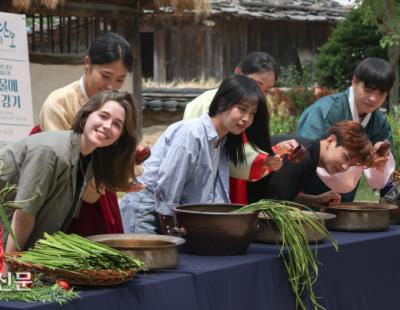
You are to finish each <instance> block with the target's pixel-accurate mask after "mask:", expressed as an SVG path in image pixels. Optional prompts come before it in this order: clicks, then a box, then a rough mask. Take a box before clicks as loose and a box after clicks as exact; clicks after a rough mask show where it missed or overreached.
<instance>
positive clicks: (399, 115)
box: [387, 106, 400, 170]
mask: <svg viewBox="0 0 400 310" xmlns="http://www.w3.org/2000/svg"><path fill="white" fill-rule="evenodd" d="M387 119H388V121H389V124H390V127H391V128H392V135H393V144H394V150H395V152H396V157H397V158H398V157H399V156H400V106H394V107H393V111H392V112H390V113H388V114H387ZM396 169H397V170H400V162H399V161H398V160H396Z"/></svg>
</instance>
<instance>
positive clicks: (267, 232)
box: [254, 211, 335, 243]
mask: <svg viewBox="0 0 400 310" xmlns="http://www.w3.org/2000/svg"><path fill="white" fill-rule="evenodd" d="M301 212H303V213H306V214H308V215H309V216H311V217H313V218H316V219H317V220H318V222H319V223H321V224H322V225H324V226H325V221H326V220H332V219H334V218H335V215H334V214H329V213H323V212H312V211H301ZM303 228H304V231H305V233H306V236H307V240H308V241H309V242H319V241H322V240H324V239H325V237H326V236H325V235H324V234H323V233H322V232H320V231H316V230H315V229H312V228H311V227H309V226H308V225H305V224H303ZM254 241H256V242H262V243H281V242H282V234H281V233H280V231H279V229H278V227H277V226H276V224H275V222H274V221H273V220H272V219H270V218H266V217H265V216H264V214H263V213H260V214H259V216H258V224H257V232H256V234H255V237H254Z"/></svg>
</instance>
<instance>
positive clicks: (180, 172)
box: [120, 75, 282, 233]
mask: <svg viewBox="0 0 400 310" xmlns="http://www.w3.org/2000/svg"><path fill="white" fill-rule="evenodd" d="M243 133H245V134H246V136H247V140H248V141H249V143H250V144H251V145H252V146H253V147H255V148H256V149H258V150H261V151H264V152H268V153H270V154H272V151H271V143H270V135H269V115H268V110H267V107H266V102H265V96H264V94H263V93H262V91H261V90H260V89H259V87H258V86H257V84H256V82H254V81H253V80H252V79H250V78H248V77H246V76H241V75H235V76H232V77H229V78H227V79H225V80H224V81H223V82H222V83H221V85H220V87H219V89H218V91H217V93H216V95H215V97H214V99H213V101H212V103H211V105H210V109H209V113H208V114H207V113H205V114H203V115H202V117H201V118H198V119H192V120H187V121H180V122H177V123H175V124H172V125H171V126H169V127H168V128H167V130H166V131H165V132H164V133H163V134H162V135H161V137H160V138H159V139H158V141H157V143H156V144H155V146H154V147H153V149H152V154H151V156H150V158H149V159H148V160H147V161H145V162H144V172H143V174H142V176H141V177H139V181H140V182H141V183H142V184H143V185H144V187H145V189H144V190H142V191H140V192H136V193H128V194H126V195H125V196H124V197H123V198H122V200H121V202H120V211H121V215H122V220H123V225H124V230H125V233H155V232H156V226H157V225H156V223H157V220H159V222H160V224H161V225H160V226H161V227H160V228H161V232H162V233H170V231H169V229H168V228H170V227H172V224H173V210H172V209H173V207H174V206H176V205H181V204H190V203H229V202H230V200H229V171H228V160H229V161H231V162H232V163H234V164H239V165H240V164H241V163H243V162H244V160H245V154H244V145H243V142H242V134H243ZM269 165H270V166H271V168H272V169H273V170H276V169H279V168H280V167H281V165H282V161H281V158H280V156H279V155H275V156H271V157H269Z"/></svg>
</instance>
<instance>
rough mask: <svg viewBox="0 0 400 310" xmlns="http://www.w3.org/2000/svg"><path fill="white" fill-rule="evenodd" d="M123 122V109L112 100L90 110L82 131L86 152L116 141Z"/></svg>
mask: <svg viewBox="0 0 400 310" xmlns="http://www.w3.org/2000/svg"><path fill="white" fill-rule="evenodd" d="M124 122H125V110H124V108H123V107H122V106H121V105H120V104H119V103H118V102H116V101H113V100H109V101H107V102H106V103H104V104H103V106H102V107H101V108H100V109H98V110H97V111H94V112H92V113H91V114H90V115H89V117H88V118H87V120H86V124H85V127H84V129H83V133H82V136H83V140H84V141H85V147H86V148H87V149H86V152H88V151H89V153H90V152H93V151H94V150H95V149H96V148H98V147H105V146H109V145H111V144H113V143H114V142H115V141H117V140H118V139H119V137H120V136H121V134H122V132H123V129H124Z"/></svg>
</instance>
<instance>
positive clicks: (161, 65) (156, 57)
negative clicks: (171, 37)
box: [153, 30, 167, 83]
mask: <svg viewBox="0 0 400 310" xmlns="http://www.w3.org/2000/svg"><path fill="white" fill-rule="evenodd" d="M165 36H166V31H165V30H155V31H154V39H153V40H154V48H153V49H154V52H153V63H154V69H153V70H154V81H155V82H159V83H165V82H166V81H167V65H166V61H167V58H166V44H165Z"/></svg>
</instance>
